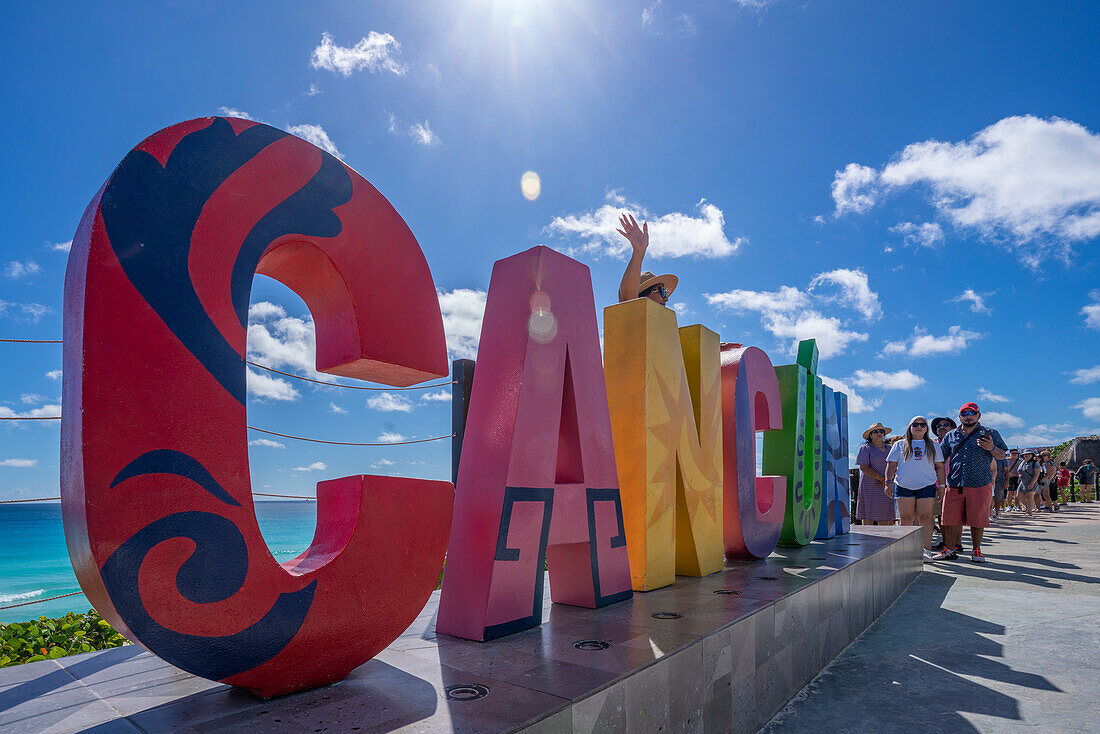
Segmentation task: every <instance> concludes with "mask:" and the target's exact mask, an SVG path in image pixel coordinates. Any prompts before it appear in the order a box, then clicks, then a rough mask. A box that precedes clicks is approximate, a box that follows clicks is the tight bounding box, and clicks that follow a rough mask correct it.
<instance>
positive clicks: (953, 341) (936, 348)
mask: <svg viewBox="0 0 1100 734" xmlns="http://www.w3.org/2000/svg"><path fill="white" fill-rule="evenodd" d="M981 338H982V335H981V334H978V333H976V332H973V331H965V330H963V328H962V327H961V326H952V327H951V328H949V329H948V330H947V333H946V334H944V335H943V336H933V335H932V334H929V333H928V331H927V330H926V329H922V328H920V327H917V328H915V329H913V335H912V336H911V337H909V338H908V339H904V340H902V341H900V342H887V343H886V344H885V345H883V347H882V352H883V354H890V355H894V354H903V355H907V356H909V357H929V356H933V355H938V354H951V353H955V352H961V351H962V350H964V349H966V348H967V346H969V345H970V342H972V341H974V340H975V339H981Z"/></svg>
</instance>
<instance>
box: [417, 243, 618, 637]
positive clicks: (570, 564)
mask: <svg viewBox="0 0 1100 734" xmlns="http://www.w3.org/2000/svg"><path fill="white" fill-rule="evenodd" d="M544 562H548V564H549V568H550V580H551V584H550V591H551V598H552V599H553V601H555V602H559V603H563V604H572V605H574V606H581V607H601V606H605V605H607V604H612V603H614V602H617V601H622V600H623V599H628V598H630V596H631V590H630V567H629V561H628V558H627V553H626V534H625V531H624V528H623V510H622V504H621V502H620V500H619V484H618V478H617V475H616V472H615V454H614V449H613V448H612V444H611V421H610V418H609V417H608V411H607V392H606V390H605V388H604V376H603V366H602V363H601V359H600V342H599V335H598V332H597V329H596V308H595V303H594V302H593V298H592V280H591V276H590V275H589V271H588V268H587V267H586V266H584V265H582V264H581V263H579V262H577V261H575V260H572V259H570V258H568V257H566V256H565V255H561V254H559V253H557V252H554V251H553V250H551V249H549V248H546V247H534V248H532V249H530V250H527V251H526V252H521V253H520V254H518V255H514V256H512V257H509V258H507V259H504V260H500V261H498V262H497V263H496V265H494V266H493V278H492V281H491V282H490V285H489V295H488V298H487V299H486V303H485V320H484V322H483V323H482V327H481V342H480V344H479V346H478V360H477V366H476V368H475V369H474V383H473V389H472V391H471V394H470V406H469V412H468V414H467V416H466V431H465V435H464V437H463V441H462V457H461V459H460V463H459V467H458V482H457V484H456V494H455V511H454V522H453V524H452V527H451V544H450V547H449V549H448V551H447V566H446V569H445V570H444V575H443V595H442V598H441V599H440V603H439V618H438V620H437V622H436V630H437V631H438V632H441V633H443V634H448V635H454V636H456V637H465V638H466V639H469V640H490V639H493V638H496V637H501V636H503V635H507V634H511V633H513V632H518V631H520V630H524V629H528V628H530V627H536V626H538V625H539V624H541V623H542V597H543V578H544V576H543V567H544Z"/></svg>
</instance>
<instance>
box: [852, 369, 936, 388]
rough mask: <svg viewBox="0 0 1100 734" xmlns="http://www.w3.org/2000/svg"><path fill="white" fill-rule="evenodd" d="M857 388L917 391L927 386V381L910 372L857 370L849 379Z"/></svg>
mask: <svg viewBox="0 0 1100 734" xmlns="http://www.w3.org/2000/svg"><path fill="white" fill-rule="evenodd" d="M849 379H850V380H851V381H852V384H853V385H855V386H856V387H867V388H871V387H873V388H879V389H881V390H916V389H917V388H918V387H920V386H921V385H923V384H925V379H924V378H923V377H921V376H920V375H917V374H914V373H913V372H910V371H909V370H899V371H898V372H883V371H882V370H856V371H855V374H854V375H852V376H851V377H850V378H849Z"/></svg>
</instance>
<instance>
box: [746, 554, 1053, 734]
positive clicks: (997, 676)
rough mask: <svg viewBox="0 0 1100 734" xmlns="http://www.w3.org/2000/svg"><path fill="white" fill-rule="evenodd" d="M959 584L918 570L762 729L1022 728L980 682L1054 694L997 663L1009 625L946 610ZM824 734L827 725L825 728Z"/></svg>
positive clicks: (1047, 685)
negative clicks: (981, 723)
mask: <svg viewBox="0 0 1100 734" xmlns="http://www.w3.org/2000/svg"><path fill="white" fill-rule="evenodd" d="M954 583H955V580H954V579H952V578H950V577H948V576H944V575H941V574H936V573H924V574H921V576H920V577H919V578H918V579H917V580H916V581H915V582H913V584H912V585H911V586H910V587H909V589H908V590H907V591H906V593H904V594H903V595H902V596H901V598H899V599H898V601H897V603H895V604H894V606H893V607H891V608H890V610H889V611H888V612H887V613H886V614H885V615H883V616H882V617H881V618H880V619H879V620H878V621H877V622H876V623H875V624H874V625H873V626H872V627H871V628H870V629H868V631H867V632H866V633H864V635H863V636H862V637H860V638H859V639H858V640H856V642H854V643H853V644H852V645H851V646H850V647H849V648H848V649H847V650H845V651H844V653H843V654H842V655H841V656H840V657H838V658H837V659H836V661H834V662H833V664H832V665H831V666H830V667H829V668H827V669H826V670H825V671H823V672H822V673H821V675H820V676H818V677H817V678H816V679H815V680H814V681H813V682H812V683H810V685H809V686H808V687H807V688H806V689H804V690H803V691H802V692H801V693H800V694H799V695H798V696H796V697H795V699H794V700H793V701H792V702H791V703H790V704H788V706H787V707H785V708H784V709H783V710H782V711H780V712H779V714H777V715H776V716H775V718H773V719H772V720H771V721H770V722H769V723H768V724H767V725H766V726H765V727H764V728H763V729H762V730H761V731H766V732H779V731H782V732H806V733H807V734H809V733H811V732H813V733H817V732H821V731H822V730H823V726H822V724H823V722H841V721H843V722H845V723H844V726H843V728H844V731H845V732H868V733H873V734H882V732H888V731H901V730H903V729H904V730H910V729H911V730H913V731H924V732H929V731H934V732H940V731H943V732H951V733H952V734H958V733H959V732H977V731H979V730H978V729H977V728H975V727H974V725H973V724H971V723H970V721H968V719H967V718H966V716H964V714H977V715H984V716H993V717H997V718H999V719H1003V720H1005V721H1006V723H1007V722H1011V721H1020V720H1021V713H1020V704H1019V701H1018V700H1017V699H1015V698H1013V697H1012V696H1008V695H1006V694H1004V693H1001V692H1000V691H997V690H994V689H993V688H991V687H989V686H987V685H984V684H983V682H982V681H983V680H987V681H997V682H1001V683H1010V684H1012V685H1014V686H1020V687H1024V688H1029V689H1034V690H1036V691H1047V692H1052V693H1053V692H1059V691H1060V690H1061V689H1059V688H1058V687H1057V686H1055V685H1054V684H1053V683H1051V682H1050V681H1049V680H1047V679H1046V678H1045V677H1043V676H1041V675H1036V674H1033V673H1028V672H1026V671H1021V670H1014V669H1013V668H1011V667H1010V666H1008V665H1006V664H1005V663H1003V662H1001V661H1000V660H998V659H997V658H1001V657H1003V656H1004V646H1003V645H1002V644H1001V643H1000V642H997V641H995V640H994V639H991V637H995V636H999V635H1004V634H1005V627H1004V626H1003V625H1001V624H996V623H994V622H990V621H988V620H985V619H982V618H981V616H979V615H980V614H981V610H980V609H976V610H974V614H964V613H961V612H958V611H953V610H950V609H945V608H944V607H943V604H944V600H945V599H946V597H947V594H948V591H949V590H950V589H951V587H952V585H953V584H954ZM825 728H826V729H827V728H828V727H825Z"/></svg>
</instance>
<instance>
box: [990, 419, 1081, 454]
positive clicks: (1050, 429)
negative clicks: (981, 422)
mask: <svg viewBox="0 0 1100 734" xmlns="http://www.w3.org/2000/svg"><path fill="white" fill-rule="evenodd" d="M1076 435H1077V429H1076V428H1075V427H1074V426H1073V424H1072V423H1059V424H1057V425H1053V426H1046V425H1042V424H1040V425H1037V426H1033V427H1032V428H1031V430H1028V431H1025V432H1023V433H1017V434H1015V435H1012V436H1006V437H1005V443H1007V444H1008V445H1009V446H1020V447H1021V448H1026V447H1032V448H1034V447H1036V446H1056V445H1057V444H1059V443H1061V442H1062V441H1065V440H1066V439H1067V438H1073V437H1074V436H1076Z"/></svg>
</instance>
